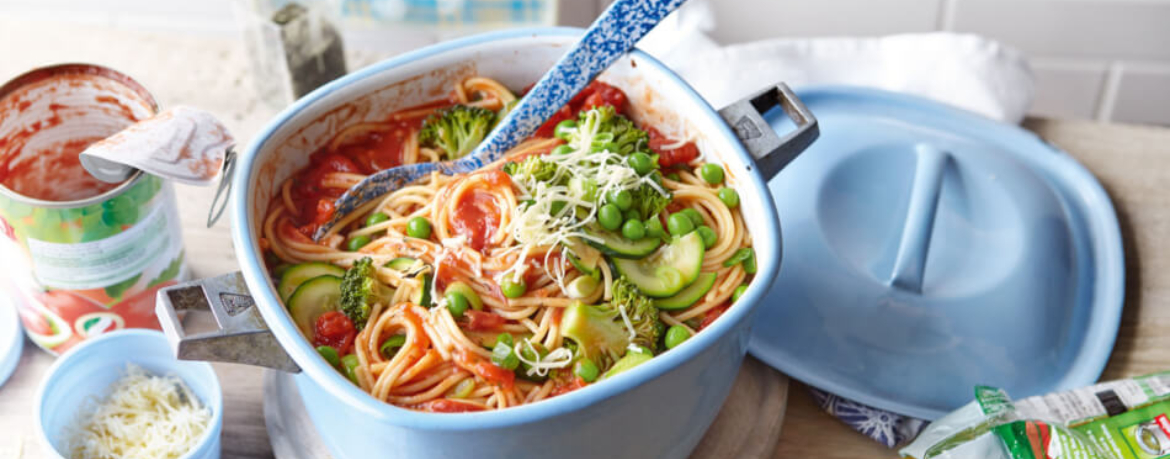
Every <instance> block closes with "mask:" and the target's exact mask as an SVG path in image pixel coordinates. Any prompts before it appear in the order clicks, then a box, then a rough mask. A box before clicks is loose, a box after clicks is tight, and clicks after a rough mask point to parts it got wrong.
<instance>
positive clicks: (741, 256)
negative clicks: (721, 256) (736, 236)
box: [723, 247, 752, 268]
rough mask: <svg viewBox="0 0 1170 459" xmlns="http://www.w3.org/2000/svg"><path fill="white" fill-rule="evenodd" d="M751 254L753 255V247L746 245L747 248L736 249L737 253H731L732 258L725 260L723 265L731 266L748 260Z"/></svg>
mask: <svg viewBox="0 0 1170 459" xmlns="http://www.w3.org/2000/svg"><path fill="white" fill-rule="evenodd" d="M750 256H752V249H749V248H746V247H745V248H742V249H739V250H736V251H735V253H733V254H731V258H728V259H727V260H724V261H723V267H724V268H730V267H732V266H735V265H737V264H740V263H743V261H744V260H747V259H748V257H750Z"/></svg>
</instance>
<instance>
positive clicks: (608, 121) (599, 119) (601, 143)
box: [568, 105, 650, 155]
mask: <svg viewBox="0 0 1170 459" xmlns="http://www.w3.org/2000/svg"><path fill="white" fill-rule="evenodd" d="M649 139H650V136H649V134H646V131H643V130H641V129H638V127H637V126H634V122H633V121H630V119H629V118H626V117H624V116H622V115H619V114H618V113H617V111H616V110H615V109H614V108H613V107H611V106H608V105H602V106H598V107H594V108H592V109H589V110H585V111H582V112H581V113H580V114H578V115H577V128H576V129H574V130H573V131H572V133H571V134H570V135H569V138H568V142H569V145H572V146H573V147H574V148H576V149H578V150H582V149H593V148H594V147H597V148H601V147H604V148H606V149H607V150H609V151H611V152H614V153H618V154H621V155H629V154H633V153H634V152H637V151H646V152H647V154H649V152H648V151H647V145H648V142H649Z"/></svg>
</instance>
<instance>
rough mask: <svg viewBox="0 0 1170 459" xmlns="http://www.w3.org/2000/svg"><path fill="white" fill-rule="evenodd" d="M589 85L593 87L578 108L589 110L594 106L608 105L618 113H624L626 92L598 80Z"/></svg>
mask: <svg viewBox="0 0 1170 459" xmlns="http://www.w3.org/2000/svg"><path fill="white" fill-rule="evenodd" d="M589 87H591V88H593V93H592V94H590V95H589V96H588V97H586V98H585V100H584V101H583V102H582V103H581V108H580V110H589V109H592V108H594V107H600V106H602V105H609V106H611V107H613V108H614V109H615V110H617V112H618V113H625V111H626V94H625V93H623V92H622V90H620V89H618V88H615V87H613V86H610V85H608V84H605V83H602V82H600V81H594V82H593V83H591V84H590V85H589Z"/></svg>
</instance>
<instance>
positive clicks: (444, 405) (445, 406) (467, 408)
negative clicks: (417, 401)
mask: <svg viewBox="0 0 1170 459" xmlns="http://www.w3.org/2000/svg"><path fill="white" fill-rule="evenodd" d="M418 409H419V410H422V411H426V412H429V413H469V412H474V411H483V410H484V409H483V407H482V406H479V405H476V404H474V403H467V402H460V401H458V400H451V399H447V398H441V399H438V400H431V401H429V402H426V403H423V404H421V405H418Z"/></svg>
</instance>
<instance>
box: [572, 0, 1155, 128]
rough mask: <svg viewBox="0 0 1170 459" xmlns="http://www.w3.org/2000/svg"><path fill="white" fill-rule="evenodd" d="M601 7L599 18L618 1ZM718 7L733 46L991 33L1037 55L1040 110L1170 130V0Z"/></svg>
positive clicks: (845, 0) (777, 0)
mask: <svg viewBox="0 0 1170 459" xmlns="http://www.w3.org/2000/svg"><path fill="white" fill-rule="evenodd" d="M594 1H595V2H597V5H596V7H595V8H596V9H595V10H594V11H593V12H592V14H596V13H597V12H599V11H600V10H601V8H603V7H604V5H606V4H608V3H609V1H610V0H594ZM709 1H710V2H711V4H712V5H713V7H714V10H715V15H716V30H714V31H713V35H714V36H715V38H716V39H717V40H719V41H720V42H721V43H724V44H731V43H739V42H746V41H752V40H759V39H764V38H770V37H824V36H875V35H884V34H894V33H907V32H925V31H935V30H948V31H956V32H968V33H976V34H981V35H985V36H988V37H991V38H994V39H997V40H1001V41H1003V42H1005V43H1008V44H1010V45H1012V46H1015V47H1017V48H1019V49H1020V50H1022V51H1023V52H1024V53H1025V54H1027V55H1028V56H1029V57H1030V58H1031V60H1032V64H1033V70H1034V71H1035V73H1036V79H1037V86H1036V90H1037V94H1036V101H1035V104H1034V105H1033V108H1032V113H1034V114H1037V115H1044V116H1053V117H1063V118H1082V119H1098V120H1103V121H1106V120H1113V121H1120V122H1131V123H1150V124H1162V125H1170V0H709ZM562 2H565V3H574V4H578V6H576V7H575V8H577V9H582V8H584V7H582V6H580V5H579V4H580V3H585V4H587V3H588V1H586V2H581V1H580V0H562ZM578 14H580V13H578ZM577 22H585V23H587V22H588V20H581V19H577Z"/></svg>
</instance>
